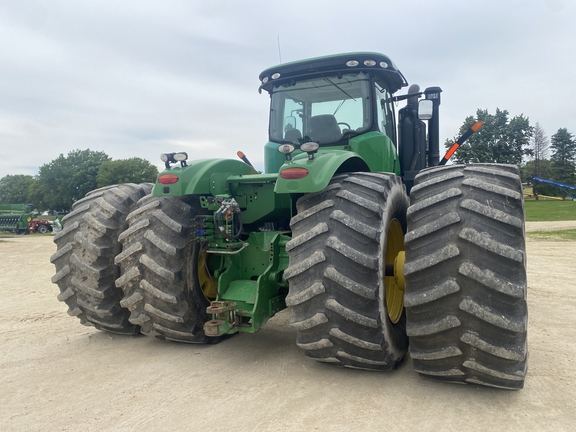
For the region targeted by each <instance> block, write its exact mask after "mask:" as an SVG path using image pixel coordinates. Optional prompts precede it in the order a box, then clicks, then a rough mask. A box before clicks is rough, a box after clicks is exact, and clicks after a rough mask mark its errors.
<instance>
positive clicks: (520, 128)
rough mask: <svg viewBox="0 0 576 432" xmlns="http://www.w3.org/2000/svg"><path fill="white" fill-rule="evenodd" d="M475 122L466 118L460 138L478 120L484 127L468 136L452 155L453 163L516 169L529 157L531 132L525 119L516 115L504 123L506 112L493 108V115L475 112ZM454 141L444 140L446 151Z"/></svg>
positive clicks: (472, 118) (479, 110) (485, 111)
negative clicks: (500, 165)
mask: <svg viewBox="0 0 576 432" xmlns="http://www.w3.org/2000/svg"><path fill="white" fill-rule="evenodd" d="M476 117H477V119H476V118H474V117H472V116H469V117H466V119H465V120H464V124H463V125H462V127H461V128H460V135H461V134H463V133H464V132H466V131H467V130H468V128H469V127H470V126H472V125H473V124H474V123H476V121H477V120H481V121H482V122H483V123H484V126H483V127H482V129H480V131H478V132H476V133H475V134H474V135H472V136H471V137H470V138H469V139H468V141H466V142H465V143H464V144H463V145H462V146H461V147H460V148H459V149H458V150H457V151H456V153H455V154H454V156H453V159H454V161H455V162H457V163H478V162H488V163H508V164H516V165H520V164H521V163H522V157H523V156H524V155H527V154H532V151H531V149H530V148H529V144H530V138H531V136H532V134H533V130H534V128H533V127H532V126H530V122H529V120H528V118H527V117H524V115H522V114H520V115H519V116H515V117H513V118H512V119H511V120H509V119H508V111H507V110H500V109H499V108H496V114H494V115H492V114H489V113H488V110H481V109H478V110H477V111H476ZM454 141H455V140H446V142H445V146H446V148H450V147H451V146H452V144H454Z"/></svg>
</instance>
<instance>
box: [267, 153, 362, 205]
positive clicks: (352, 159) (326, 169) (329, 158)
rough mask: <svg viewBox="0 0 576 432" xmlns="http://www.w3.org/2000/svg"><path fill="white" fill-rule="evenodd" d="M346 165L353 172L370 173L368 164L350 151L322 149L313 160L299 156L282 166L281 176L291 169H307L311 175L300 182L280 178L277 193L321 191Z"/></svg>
mask: <svg viewBox="0 0 576 432" xmlns="http://www.w3.org/2000/svg"><path fill="white" fill-rule="evenodd" d="M344 164H347V165H348V166H349V167H350V170H351V171H368V165H367V164H366V162H365V161H364V160H363V159H362V158H361V157H360V156H359V155H358V154H356V153H353V152H351V151H348V150H336V149H334V147H325V148H321V149H320V150H319V151H318V153H317V154H316V155H315V156H314V159H312V160H310V159H309V158H308V155H307V154H299V155H297V156H295V157H294V159H292V160H291V161H287V162H285V163H284V165H282V167H281V168H280V175H282V171H284V170H286V169H289V168H305V169H306V170H308V172H309V174H308V175H307V176H306V177H304V178H302V179H298V180H287V179H283V178H281V177H278V181H277V182H276V188H275V191H276V193H279V194H284V193H310V192H318V191H321V190H322V189H324V188H325V187H326V186H328V183H329V182H330V179H331V178H332V177H333V176H334V174H335V173H336V172H337V171H338V170H339V169H340V167H341V166H343V165H344Z"/></svg>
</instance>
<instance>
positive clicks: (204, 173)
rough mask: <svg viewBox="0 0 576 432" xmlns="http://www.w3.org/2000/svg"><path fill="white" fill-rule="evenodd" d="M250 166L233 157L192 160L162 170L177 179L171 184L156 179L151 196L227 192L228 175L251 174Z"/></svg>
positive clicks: (160, 175)
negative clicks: (186, 164)
mask: <svg viewBox="0 0 576 432" xmlns="http://www.w3.org/2000/svg"><path fill="white" fill-rule="evenodd" d="M253 173H254V170H253V169H252V167H250V166H248V165H246V164H245V163H244V162H240V161H237V160H235V159H204V160H196V161H192V162H190V163H189V164H188V166H185V167H180V166H174V167H172V168H170V169H167V170H164V171H162V172H161V173H160V174H159V175H158V178H160V177H162V176H163V175H164V174H173V175H176V176H177V177H178V181H177V182H176V183H172V184H161V183H159V182H158V180H156V184H155V185H154V188H153V189H152V195H153V196H184V195H220V194H227V193H229V187H228V181H227V179H228V177H230V176H232V175H247V174H253Z"/></svg>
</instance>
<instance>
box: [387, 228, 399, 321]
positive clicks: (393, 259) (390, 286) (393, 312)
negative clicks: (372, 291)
mask: <svg viewBox="0 0 576 432" xmlns="http://www.w3.org/2000/svg"><path fill="white" fill-rule="evenodd" d="M386 239H387V240H386V266H394V276H384V284H385V289H386V309H387V310H388V317H389V318H390V321H392V322H393V323H394V324H396V323H397V322H398V321H400V317H402V311H403V310H404V232H403V231H402V226H401V225H400V222H399V221H398V219H392V221H390V226H389V227H388V234H387V236H386Z"/></svg>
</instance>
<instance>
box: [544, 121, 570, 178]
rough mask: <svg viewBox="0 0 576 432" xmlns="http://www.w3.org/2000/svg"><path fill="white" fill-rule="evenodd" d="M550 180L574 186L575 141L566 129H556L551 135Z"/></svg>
mask: <svg viewBox="0 0 576 432" xmlns="http://www.w3.org/2000/svg"><path fill="white" fill-rule="evenodd" d="M550 147H551V148H552V151H553V153H552V178H553V180H555V181H557V182H560V183H566V184H571V185H573V184H574V180H575V177H574V171H575V168H576V165H575V162H576V140H574V136H573V135H572V134H571V133H570V132H568V130H567V129H566V128H561V129H558V132H556V133H555V134H554V135H552V139H551V145H550Z"/></svg>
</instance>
